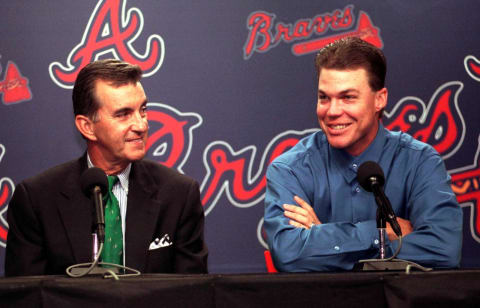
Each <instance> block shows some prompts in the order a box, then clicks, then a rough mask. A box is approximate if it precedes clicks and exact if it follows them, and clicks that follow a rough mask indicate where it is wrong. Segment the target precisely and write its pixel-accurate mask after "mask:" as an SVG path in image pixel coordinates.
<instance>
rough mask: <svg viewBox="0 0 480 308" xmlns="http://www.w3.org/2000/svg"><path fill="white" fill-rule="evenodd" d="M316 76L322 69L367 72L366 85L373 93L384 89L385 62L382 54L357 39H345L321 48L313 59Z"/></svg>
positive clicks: (370, 45)
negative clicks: (361, 69)
mask: <svg viewBox="0 0 480 308" xmlns="http://www.w3.org/2000/svg"><path fill="white" fill-rule="evenodd" d="M315 68H316V70H317V76H318V77H320V72H321V70H322V68H326V69H338V70H348V69H358V68H363V69H365V70H366V71H367V75H368V84H369V85H370V88H371V89H372V90H373V91H378V90H381V89H383V88H384V87H385V76H386V74H387V61H386V59H385V55H384V54H383V52H382V51H381V50H380V49H379V48H377V47H375V46H373V45H372V44H370V43H367V42H365V41H364V40H362V39H360V38H358V37H347V38H343V39H340V40H338V41H335V42H333V43H331V44H328V45H327V46H325V47H324V48H322V49H321V50H320V51H319V52H318V54H317V56H316V58H315Z"/></svg>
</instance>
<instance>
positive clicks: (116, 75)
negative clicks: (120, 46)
mask: <svg viewBox="0 0 480 308" xmlns="http://www.w3.org/2000/svg"><path fill="white" fill-rule="evenodd" d="M141 78H142V70H141V69H140V67H139V66H138V65H132V64H130V63H126V62H123V61H120V60H116V59H105V60H98V61H95V62H92V63H89V64H87V65H86V66H85V67H84V68H82V70H81V71H80V73H78V76H77V79H76V80H75V85H74V86H73V93H72V101H73V113H74V115H75V116H77V115H85V116H87V117H89V118H91V119H93V118H95V115H96V112H97V111H98V108H99V107H100V105H99V102H98V101H97V100H96V98H95V95H94V94H95V92H94V91H95V82H96V81H97V80H104V81H107V82H110V83H111V85H113V86H115V87H117V86H121V85H126V84H129V83H136V82H138V81H139V80H140V79H141Z"/></svg>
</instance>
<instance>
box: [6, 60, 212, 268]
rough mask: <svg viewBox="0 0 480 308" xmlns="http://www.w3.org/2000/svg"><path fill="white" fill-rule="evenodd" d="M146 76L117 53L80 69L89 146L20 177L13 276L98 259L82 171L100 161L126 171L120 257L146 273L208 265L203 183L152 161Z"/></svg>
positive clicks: (110, 170) (119, 186) (12, 227)
mask: <svg viewBox="0 0 480 308" xmlns="http://www.w3.org/2000/svg"><path fill="white" fill-rule="evenodd" d="M141 75H142V73H141V70H140V68H139V67H138V66H135V65H130V64H128V63H125V62H121V61H118V60H100V61H96V62H93V63H91V64H89V65H87V66H86V67H85V68H83V69H82V70H81V71H80V73H79V75H78V77H77V80H76V82H75V86H74V89H73V95H72V98H73V107H74V113H75V125H76V127H77V129H78V130H79V132H80V133H81V134H82V136H83V138H84V139H85V140H86V142H87V152H86V153H85V155H83V156H82V157H81V158H79V159H77V160H73V161H70V162H67V163H65V164H62V165H59V166H56V167H54V168H52V169H49V170H47V171H45V172H43V173H41V174H39V175H37V176H35V177H32V178H29V179H26V180H24V181H23V182H21V183H20V184H18V185H17V187H16V190H15V193H14V195H13V196H12V199H11V201H10V203H9V209H8V214H7V220H8V224H9V232H8V237H7V249H6V258H5V274H6V276H18V275H48V274H64V273H65V269H66V268H67V267H68V266H70V265H73V264H77V263H85V262H91V261H92V225H93V220H94V219H93V215H92V211H93V205H92V201H91V200H90V199H89V198H88V197H87V196H85V195H84V193H83V192H82V190H81V184H80V177H81V175H82V173H83V172H84V171H85V170H86V169H87V168H89V167H93V166H95V167H98V168H100V169H102V170H103V171H105V173H106V174H107V175H109V176H110V175H116V176H117V178H118V181H117V182H116V183H115V184H114V185H113V193H114V195H115V197H116V199H117V201H118V208H119V214H120V215H119V217H118V219H119V220H121V236H123V242H122V240H121V239H120V245H123V247H122V249H121V251H120V252H119V254H120V261H119V263H120V264H124V265H125V266H128V267H132V268H135V269H138V270H140V271H141V272H146V273H206V272H207V255H208V250H207V247H206V245H205V242H204V237H203V229H204V213H203V207H202V205H201V202H200V192H199V187H198V183H197V182H196V181H194V180H193V179H190V178H189V177H187V176H185V175H182V174H179V173H178V172H176V171H174V170H172V169H169V168H166V167H164V166H161V165H159V164H158V163H155V162H152V161H149V160H146V159H143V157H144V156H145V152H146V150H145V144H146V141H147V133H148V122H147V114H146V105H147V98H146V95H145V92H144V90H143V88H142V85H141V84H140V78H141ZM127 206H128V211H127ZM127 213H128V214H127ZM107 224H108V222H107ZM107 227H108V226H107ZM107 237H108V234H107ZM106 241H107V240H106ZM102 257H103V254H102Z"/></svg>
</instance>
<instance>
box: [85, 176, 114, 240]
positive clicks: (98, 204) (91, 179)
mask: <svg viewBox="0 0 480 308" xmlns="http://www.w3.org/2000/svg"><path fill="white" fill-rule="evenodd" d="M80 185H81V187H82V191H83V193H84V194H85V195H86V196H87V197H89V198H90V197H91V196H93V201H94V203H95V213H96V215H95V216H96V222H95V223H96V225H97V236H98V241H99V242H100V243H103V242H104V240H105V217H104V215H103V199H102V195H104V194H106V193H107V191H108V180H107V175H106V174H105V172H104V171H103V170H102V169H100V168H97V167H93V168H88V169H87V170H85V171H84V172H83V174H82V176H81V177H80Z"/></svg>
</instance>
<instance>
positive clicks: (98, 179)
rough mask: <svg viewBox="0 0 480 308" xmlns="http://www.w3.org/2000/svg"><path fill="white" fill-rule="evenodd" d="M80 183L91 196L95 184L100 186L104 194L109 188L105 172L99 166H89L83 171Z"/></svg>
mask: <svg viewBox="0 0 480 308" xmlns="http://www.w3.org/2000/svg"><path fill="white" fill-rule="evenodd" d="M80 185H81V187H82V191H83V193H84V194H85V195H87V196H88V197H90V195H91V194H92V189H93V188H94V187H95V186H99V187H100V189H101V190H102V194H103V195H105V194H106V193H107V190H108V180H107V175H106V174H105V172H104V171H103V170H102V169H100V168H97V167H93V168H88V169H87V170H85V171H84V172H83V173H82V176H81V177H80Z"/></svg>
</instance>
